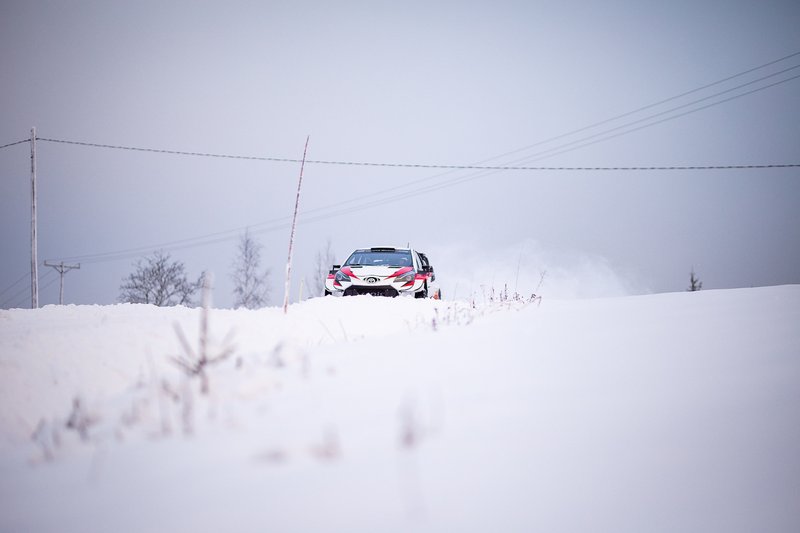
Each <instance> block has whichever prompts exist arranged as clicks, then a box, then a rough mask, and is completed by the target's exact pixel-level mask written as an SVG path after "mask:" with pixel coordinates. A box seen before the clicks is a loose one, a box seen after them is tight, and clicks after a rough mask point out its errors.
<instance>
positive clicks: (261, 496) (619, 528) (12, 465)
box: [0, 286, 800, 533]
mask: <svg viewBox="0 0 800 533" xmlns="http://www.w3.org/2000/svg"><path fill="white" fill-rule="evenodd" d="M200 316H201V310H199V309H186V308H169V309H163V308H155V307H151V306H144V305H114V306H78V307H75V306H66V307H57V306H49V307H46V308H43V309H39V310H35V311H30V310H11V311H0V531H2V532H40V531H41V532H59V533H67V532H164V531H169V532H182V531H187V532H189V531H191V532H206V531H208V532H212V531H213V532H217V531H229V532H234V531H235V532H273V531H348V532H349V531H369V532H375V531H380V532H393V531H424V532H450V531H452V532H464V531H475V532H484V531H485V532H489V531H491V532H495V531H503V532H505V531H542V532H548V533H554V532H567V531H568V532H595V531H603V532H606V531H608V532H636V533H642V532H647V533H652V532H661V531H663V532H682V533H685V532H703V533H708V532H724V533H733V532H787V533H789V532H792V533H794V532H797V531H800V286H783V287H769V288H758V289H740V290H725V291H703V292H698V293H676V294H661V295H652V296H634V297H623V298H608V299H595V300H573V301H552V300H547V299H545V300H544V301H542V302H541V303H540V304H538V303H533V304H527V305H524V304H522V303H506V304H498V303H487V302H479V303H477V305H476V306H475V307H474V308H473V307H472V306H471V305H470V304H469V303H467V302H449V301H438V302H437V301H432V300H426V301H418V300H413V299H394V300H390V299H380V298H371V297H358V298H327V299H314V300H309V301H306V302H304V303H301V304H296V305H293V306H291V307H290V309H289V314H288V316H284V315H283V314H282V313H281V311H280V310H278V309H272V308H270V309H263V310H259V311H246V310H238V311H230V310H214V309H212V310H211V311H210V316H209V328H210V329H209V332H210V335H209V336H210V342H209V348H208V353H209V354H211V355H214V354H217V353H220V351H221V350H222V348H223V345H228V346H230V345H235V351H234V352H233V354H232V355H231V356H230V357H228V358H227V359H225V360H223V361H222V362H220V363H219V364H217V365H215V366H211V367H210V368H209V369H208V377H209V382H208V384H209V393H208V394H207V395H204V394H201V391H200V380H199V379H198V378H196V377H195V378H192V379H189V378H187V377H185V375H184V374H183V373H182V372H181V370H180V369H179V367H178V365H176V364H175V363H174V361H173V359H172V358H173V357H177V356H181V355H182V354H184V352H185V348H184V347H182V345H181V343H180V341H179V336H178V334H177V333H176V327H175V325H176V324H178V325H179V326H180V329H181V330H182V331H183V332H185V336H186V338H187V339H188V341H189V343H191V344H192V346H193V350H194V351H197V350H198V348H197V345H198V342H199V340H198V338H199V330H200V327H199V325H200ZM229 332H231V336H230V337H229V339H228V340H227V341H226V340H225V337H226V335H228V333H229Z"/></svg>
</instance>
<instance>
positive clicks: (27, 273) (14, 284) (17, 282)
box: [0, 272, 31, 296]
mask: <svg viewBox="0 0 800 533" xmlns="http://www.w3.org/2000/svg"><path fill="white" fill-rule="evenodd" d="M30 275H31V273H30V272H25V273H24V274H22V275H21V276H20V277H19V278H17V280H16V281H15V282H14V283H12V284H11V285H9V286H7V287H6V288H5V289H3V290H2V291H0V296H3V295H4V294H5V293H7V292H8V291H10V290H11V289H12V288H14V287H15V286H17V285H19V284H20V283H22V281H23V280H24V279H25V278H27V277H28V276H30Z"/></svg>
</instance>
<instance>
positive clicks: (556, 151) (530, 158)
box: [514, 65, 800, 170]
mask: <svg viewBox="0 0 800 533" xmlns="http://www.w3.org/2000/svg"><path fill="white" fill-rule="evenodd" d="M798 67H800V65H797V66H795V67H792V69H795V68H798ZM787 70H791V69H787ZM769 77H771V76H766V77H764V78H761V79H759V80H756V81H763V80H765V79H767V78H769ZM797 78H800V75H797V76H792V77H790V78H786V79H783V80H779V81H776V82H774V83H770V84H768V85H764V86H762V87H758V88H756V89H752V90H750V91H746V92H743V93H740V94H736V95H733V96H730V97H728V98H724V99H722V100H719V101H716V102H712V103H710V104H707V105H704V106H700V107H697V108H695V109H690V110H688V111H685V112H682V113H678V114H675V115H672V116H668V117H665V118H663V119H660V120H656V121H654V122H650V123H647V124H644V125H642V126H639V127H636V128H632V129H629V130H625V131H622V132H620V133H617V134H614V135H609V136H606V137H602V136H603V135H605V134H607V133H611V132H614V131H618V130H620V129H624V128H627V127H629V126H633V125H635V124H640V123H642V122H645V121H647V120H651V119H653V118H656V117H659V116H663V115H665V114H667V113H671V112H673V111H677V110H680V109H683V108H685V107H688V106H691V105H695V104H698V103H700V102H703V101H706V100H708V99H709V98H712V97H717V96H721V95H723V94H726V93H728V92H730V91H731V90H735V89H741V88H742V87H745V86H747V85H751V84H752V83H754V82H749V83H745V84H742V85H739V86H737V87H734V88H733V89H729V90H726V91H722V92H719V93H716V94H714V95H711V96H710V97H705V98H701V99H699V100H695V101H693V102H689V103H688V104H683V105H680V106H677V107H674V108H671V109H668V110H666V111H662V112H659V113H655V114H653V115H650V116H648V117H644V118H642V119H637V120H634V121H632V122H628V123H626V124H622V125H621V126H616V127H614V128H610V129H607V130H604V131H601V132H599V133H595V134H592V135H589V136H587V137H583V138H581V139H577V140H574V141H570V142H568V143H565V144H562V145H561V146H556V147H554V148H548V149H547V150H542V151H540V152H537V153H535V154H531V155H529V156H525V157H522V158H519V159H517V160H515V161H514V163H517V162H522V161H525V162H530V161H540V160H542V159H546V158H548V157H553V156H556V155H560V154H564V153H567V152H571V151H573V150H577V149H578V148H583V147H585V146H590V145H592V144H597V143H599V142H603V141H607V140H610V139H614V138H616V137H621V136H623V135H627V134H629V133H633V132H636V131H640V130H643V129H645V128H649V127H652V126H656V125H658V124H663V123H664V122H669V121H671V120H675V119H677V118H681V117H684V116H687V115H691V114H693V113H697V112H699V111H703V110H705V109H708V108H711V107H715V106H718V105H720V104H724V103H727V102H730V101H732V100H736V99H738V98H742V97H744V96H749V95H751V94H754V93H757V92H760V91H763V90H765V89H769V88H771V87H775V86H776V85H780V84H782V83H786V82H789V81H792V80H795V79H797ZM598 137H600V138H599V139H598ZM590 139H596V140H594V141H592V142H587V143H584V144H579V143H582V142H583V141H587V140H590ZM574 145H577V146H574ZM568 146H573V147H572V148H568V149H566V150H562V148H566V147H568ZM549 152H552V153H549ZM544 154H547V155H544ZM540 155H543V157H537V156H540ZM534 158H535V159H534ZM792 166H794V165H792ZM696 170H702V169H696Z"/></svg>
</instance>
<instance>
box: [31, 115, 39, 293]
mask: <svg viewBox="0 0 800 533" xmlns="http://www.w3.org/2000/svg"><path fill="white" fill-rule="evenodd" d="M38 246H39V244H38V242H37V239H36V128H31V309H37V308H38V307H39V259H38V257H37V254H38Z"/></svg>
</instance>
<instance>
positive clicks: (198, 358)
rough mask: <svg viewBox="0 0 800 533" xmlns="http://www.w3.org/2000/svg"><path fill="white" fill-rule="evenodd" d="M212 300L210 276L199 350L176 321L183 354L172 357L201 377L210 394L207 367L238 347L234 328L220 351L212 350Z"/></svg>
mask: <svg viewBox="0 0 800 533" xmlns="http://www.w3.org/2000/svg"><path fill="white" fill-rule="evenodd" d="M210 300H211V281H210V276H208V275H206V276H204V277H203V307H202V309H201V310H200V333H199V338H198V343H197V344H198V346H197V350H194V349H193V348H192V347H191V346H190V344H189V341H188V340H187V339H186V335H185V334H184V333H183V329H181V327H180V324H178V323H175V333H176V334H177V335H178V340H179V341H180V343H181V348H182V349H183V354H182V355H180V356H174V357H172V361H173V362H174V363H175V364H176V365H177V366H178V368H180V369H181V370H183V372H184V373H185V374H186V375H187V376H188V377H190V378H191V377H195V376H197V377H199V378H200V383H201V387H200V390H201V392H202V393H203V394H208V391H209V385H208V373H207V368H208V367H209V366H211V365H214V364H217V363H220V362H222V361H224V360H225V359H227V358H228V357H230V356H231V355H232V354H233V352H234V351H235V349H236V347H235V346H234V345H233V344H232V338H233V330H231V331H229V332H228V334H227V335H226V336H225V339H224V340H223V341H222V345H221V347H220V348H219V350H218V351H216V352H212V351H211V350H210V349H209V345H208V344H209V342H208V314H209V312H208V310H209V305H210Z"/></svg>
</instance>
